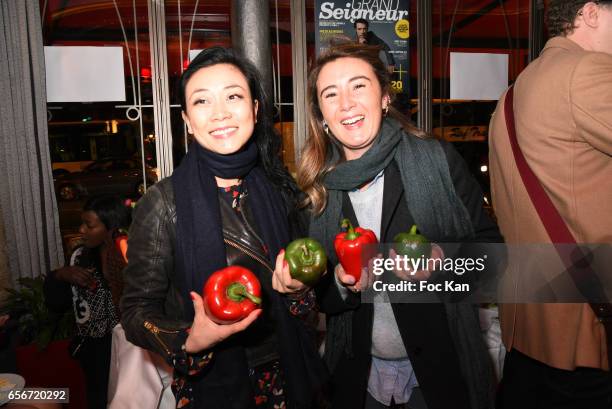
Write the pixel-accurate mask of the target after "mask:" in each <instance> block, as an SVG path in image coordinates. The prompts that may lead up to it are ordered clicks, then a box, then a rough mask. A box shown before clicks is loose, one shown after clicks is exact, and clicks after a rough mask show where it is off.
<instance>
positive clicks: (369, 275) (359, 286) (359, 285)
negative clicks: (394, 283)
mask: <svg viewBox="0 0 612 409" xmlns="http://www.w3.org/2000/svg"><path fill="white" fill-rule="evenodd" d="M380 257H382V254H377V255H376V257H373V258H371V259H370V261H369V262H368V267H367V268H366V267H363V268H362V269H361V277H360V278H359V281H357V282H355V277H353V276H352V275H351V274H347V273H346V271H344V268H343V267H342V264H337V265H336V268H335V269H334V273H335V274H336V280H337V281H338V282H339V283H340V284H341V285H343V286H344V287H346V288H347V289H348V290H350V291H352V292H354V293H356V292H359V291H364V290H365V289H367V288H370V287H371V286H372V283H373V282H374V278H375V277H376V276H375V275H374V273H373V271H374V260H375V259H376V258H380Z"/></svg>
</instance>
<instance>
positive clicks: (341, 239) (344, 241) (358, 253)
mask: <svg viewBox="0 0 612 409" xmlns="http://www.w3.org/2000/svg"><path fill="white" fill-rule="evenodd" d="M340 227H341V228H342V229H345V228H348V231H346V232H343V233H339V234H338V235H337V236H336V239H335V240H334V248H335V249H336V254H337V255H338V260H339V261H340V264H341V265H342V268H343V269H344V271H345V272H346V273H347V274H350V275H352V276H353V277H355V282H357V281H359V279H360V278H361V268H362V254H363V250H364V246H365V245H367V244H376V243H378V239H377V238H376V234H374V232H373V231H372V230H368V229H363V228H361V227H356V228H353V225H352V224H351V222H350V221H349V219H343V220H342V222H341V224H340Z"/></svg>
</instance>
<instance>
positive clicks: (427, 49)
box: [417, 0, 433, 133]
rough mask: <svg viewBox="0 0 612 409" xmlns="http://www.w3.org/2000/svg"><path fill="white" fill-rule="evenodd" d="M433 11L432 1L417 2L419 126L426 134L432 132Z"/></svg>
mask: <svg viewBox="0 0 612 409" xmlns="http://www.w3.org/2000/svg"><path fill="white" fill-rule="evenodd" d="M431 18H432V9H431V1H430V0H417V39H418V41H417V59H418V60H419V67H418V83H419V85H418V89H419V94H418V95H419V98H418V109H419V112H418V117H417V125H418V127H419V128H421V129H422V130H424V131H425V132H428V133H431V131H432V125H433V122H432V102H433V101H432V90H431V84H432V76H433V72H432V61H431V58H432V52H433V47H432V24H431Z"/></svg>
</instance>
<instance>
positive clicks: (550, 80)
mask: <svg viewBox="0 0 612 409" xmlns="http://www.w3.org/2000/svg"><path fill="white" fill-rule="evenodd" d="M547 18H548V29H549V31H550V35H551V38H550V39H549V40H548V42H547V43H546V45H545V47H544V49H543V50H542V52H541V54H540V56H539V57H538V58H537V59H535V60H534V61H532V62H531V63H530V64H529V65H528V66H527V68H525V70H524V71H523V72H522V73H521V74H520V75H519V76H518V78H517V80H516V82H515V84H514V104H513V108H514V116H515V127H516V138H517V140H518V145H519V146H520V149H521V151H522V152H523V154H524V156H525V159H526V161H527V163H528V165H529V167H531V169H532V170H533V172H534V174H535V176H536V178H537V180H538V181H539V182H540V183H541V184H542V186H543V188H544V190H545V192H546V194H547V195H548V196H549V197H550V199H551V200H552V203H553V205H554V206H555V207H556V209H557V210H558V212H559V214H560V215H561V217H562V219H563V221H564V222H565V224H566V225H567V227H568V229H569V231H570V232H571V234H572V235H573V236H574V238H575V240H576V242H578V243H588V244H598V243H608V245H609V243H610V242H612V178H611V177H610V175H612V1H584V0H551V1H550V2H549V5H548V15H547ZM505 96H506V95H505V94H504V95H502V97H501V99H500V100H499V103H498V105H497V108H496V110H495V113H494V115H493V117H492V119H491V125H490V128H489V129H490V133H489V148H490V151H489V158H490V159H489V163H490V172H491V187H492V189H491V190H492V199H493V207H494V209H495V213H496V215H497V219H498V222H499V226H500V228H501V231H502V233H503V235H504V237H505V238H506V240H507V242H508V243H510V244H526V243H534V244H542V243H550V242H551V239H550V238H549V236H548V233H547V231H546V230H545V228H544V226H543V224H542V222H541V221H540V218H539V216H538V213H537V212H536V210H535V208H534V205H533V204H532V202H531V199H530V196H529V195H528V193H527V190H526V189H525V186H524V184H523V182H522V180H521V176H520V174H519V172H518V168H517V166H516V163H515V159H514V156H513V153H512V149H511V146H510V142H509V137H508V130H507V128H506V117H505V114H504V109H505V104H504V99H505ZM534 247H536V246H534ZM521 262H522V266H521V271H522V272H525V271H532V272H534V273H535V274H539V272H541V271H542V270H543V268H542V267H538V265H539V264H538V263H540V262H541V257H540V256H535V255H534V256H530V255H528V254H525V253H523V254H522V257H521ZM551 265H552V264H551ZM604 268H605V269H607V271H605V273H606V275H608V274H609V271H610V270H609V264H608V265H606V266H605V267H604ZM544 269H546V267H544ZM548 269H550V268H548ZM554 270H555V271H563V269H561V268H560V269H559V270H557V269H556V268H555V269H554ZM596 272H597V271H596ZM602 272H604V270H602ZM550 273H554V271H550ZM522 281H525V280H522ZM500 320H501V328H502V338H503V341H504V344H505V346H506V348H507V349H508V351H509V353H508V354H507V355H506V360H505V364H504V371H503V378H502V385H501V391H500V402H499V407H500V408H503V409H510V408H511V409H514V408H560V407H563V408H589V409H598V408H602V409H603V408H610V407H612V376H611V375H610V372H609V371H610V368H609V364H608V354H610V353H612V351H608V350H607V348H606V335H605V331H604V327H603V325H602V323H601V322H600V321H599V320H598V318H597V317H596V316H595V314H594V313H593V310H592V309H591V306H590V305H589V304H586V303H585V304H562V303H558V304H545V303H541V304H503V305H501V306H500Z"/></svg>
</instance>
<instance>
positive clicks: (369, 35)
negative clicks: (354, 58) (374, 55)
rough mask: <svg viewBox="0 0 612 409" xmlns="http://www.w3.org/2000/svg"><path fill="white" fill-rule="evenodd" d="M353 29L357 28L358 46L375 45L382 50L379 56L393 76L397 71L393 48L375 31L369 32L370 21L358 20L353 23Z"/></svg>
mask: <svg viewBox="0 0 612 409" xmlns="http://www.w3.org/2000/svg"><path fill="white" fill-rule="evenodd" d="M353 27H355V35H356V40H357V43H358V44H368V45H375V46H378V47H380V48H381V51H380V53H379V56H380V57H381V60H382V61H383V63H385V65H386V67H387V71H388V72H389V75H392V74H393V71H394V70H395V58H393V54H392V53H391V47H389V45H388V44H387V43H385V42H384V41H383V40H382V39H381V38H380V37H378V36H377V35H376V34H375V33H374V32H373V31H369V29H370V23H368V20H366V19H363V18H358V19H357V20H355V22H354V23H353Z"/></svg>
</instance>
